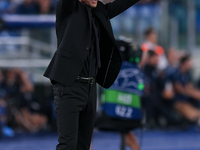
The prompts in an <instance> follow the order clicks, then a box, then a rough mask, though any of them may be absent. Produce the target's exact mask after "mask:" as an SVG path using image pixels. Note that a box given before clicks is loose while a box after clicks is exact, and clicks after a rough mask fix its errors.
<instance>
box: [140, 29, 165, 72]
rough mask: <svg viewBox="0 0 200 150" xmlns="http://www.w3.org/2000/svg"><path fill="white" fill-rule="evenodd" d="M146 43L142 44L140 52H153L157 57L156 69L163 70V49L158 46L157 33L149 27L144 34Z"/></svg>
mask: <svg viewBox="0 0 200 150" xmlns="http://www.w3.org/2000/svg"><path fill="white" fill-rule="evenodd" d="M144 35H145V39H146V41H145V42H144V43H143V44H142V50H143V51H144V52H147V51H149V50H152V51H154V52H155V53H156V54H158V55H159V62H158V64H157V65H158V66H157V67H158V69H159V70H164V69H165V68H166V67H167V59H166V56H165V51H164V49H163V47H161V46H159V45H158V43H157V42H158V33H157V32H156V30H155V29H154V28H152V27H149V28H147V29H146V30H145V32H144Z"/></svg>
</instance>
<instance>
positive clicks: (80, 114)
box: [44, 0, 139, 150]
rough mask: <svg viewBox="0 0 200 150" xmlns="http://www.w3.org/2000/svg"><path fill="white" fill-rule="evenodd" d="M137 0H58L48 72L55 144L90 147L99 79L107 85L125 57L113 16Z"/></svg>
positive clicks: (80, 149)
mask: <svg viewBox="0 0 200 150" xmlns="http://www.w3.org/2000/svg"><path fill="white" fill-rule="evenodd" d="M138 1H139V0H116V1H114V2H112V3H108V4H105V5H104V4H103V3H101V2H98V1H97V0H58V2H57V8H56V34H57V42H58V45H57V47H58V48H57V50H56V52H55V54H54V56H53V58H52V60H51V62H50V64H49V66H48V68H47V70H46V72H45V74H44V76H46V77H47V78H49V79H50V80H51V82H52V84H53V88H54V102H55V111H56V115H57V125H58V142H59V144H58V145H57V148H56V149H57V150H88V149H89V147H90V142H91V136H92V132H93V126H94V120H95V114H96V83H98V84H100V85H101V86H103V87H104V88H109V87H110V86H111V85H112V84H113V82H114V81H115V79H116V77H117V75H118V73H119V71H120V68H121V57H120V54H119V51H118V47H117V45H116V43H115V39H114V35H113V32H112V28H111V24H110V19H111V18H113V17H115V16H117V15H118V14H120V13H121V12H123V11H124V10H126V9H128V8H129V7H130V6H132V5H133V4H135V3H136V2H138Z"/></svg>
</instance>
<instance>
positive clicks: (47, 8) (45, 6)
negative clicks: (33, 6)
mask: <svg viewBox="0 0 200 150" xmlns="http://www.w3.org/2000/svg"><path fill="white" fill-rule="evenodd" d="M37 2H38V5H39V14H52V13H54V8H53V6H52V1H51V0H37Z"/></svg>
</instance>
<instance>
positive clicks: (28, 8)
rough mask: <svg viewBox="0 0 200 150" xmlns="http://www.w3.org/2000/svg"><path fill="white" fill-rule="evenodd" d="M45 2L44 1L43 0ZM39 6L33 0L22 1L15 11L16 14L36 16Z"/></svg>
mask: <svg viewBox="0 0 200 150" xmlns="http://www.w3.org/2000/svg"><path fill="white" fill-rule="evenodd" d="M44 1H46V0H44ZM38 13H39V6H38V4H37V1H35V0H24V1H23V3H21V4H19V6H18V7H17V9H16V14H27V15H28V14H29V15H33V14H38Z"/></svg>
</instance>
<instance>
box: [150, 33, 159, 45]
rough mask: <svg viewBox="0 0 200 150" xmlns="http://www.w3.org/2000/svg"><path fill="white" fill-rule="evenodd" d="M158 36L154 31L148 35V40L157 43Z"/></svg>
mask: <svg viewBox="0 0 200 150" xmlns="http://www.w3.org/2000/svg"><path fill="white" fill-rule="evenodd" d="M157 38H158V35H157V33H156V32H155V31H154V32H152V33H151V34H149V36H148V40H149V41H150V42H152V43H155V44H156V43H157Z"/></svg>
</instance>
